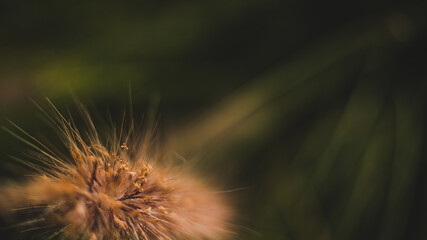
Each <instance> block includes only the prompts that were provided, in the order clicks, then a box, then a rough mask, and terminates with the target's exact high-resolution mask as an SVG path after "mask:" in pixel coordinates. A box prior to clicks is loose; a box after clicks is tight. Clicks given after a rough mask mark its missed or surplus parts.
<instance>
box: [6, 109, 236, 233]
mask: <svg viewBox="0 0 427 240" xmlns="http://www.w3.org/2000/svg"><path fill="white" fill-rule="evenodd" d="M52 109H53V112H54V115H56V116H53V117H52V116H50V119H52V121H53V123H54V125H56V126H58V127H59V129H58V132H59V133H60V134H61V135H62V137H63V138H64V143H65V144H66V145H67V146H66V147H67V148H68V150H69V155H70V156H71V157H70V159H58V157H57V156H62V155H64V154H56V153H54V152H52V151H50V150H49V151H48V150H47V148H46V147H45V145H41V143H39V142H38V141H37V143H39V145H41V146H42V147H36V150H38V151H39V152H40V153H42V154H44V156H45V157H46V158H48V159H52V160H54V161H53V162H54V163H55V164H52V166H51V167H50V168H49V170H48V171H47V172H46V173H47V174H46V175H40V176H36V177H33V178H31V179H30V180H29V181H27V182H26V183H23V184H19V185H18V184H15V185H8V186H3V188H2V189H1V190H0V191H1V197H0V198H1V199H0V204H1V206H0V210H1V212H2V213H3V214H5V213H6V212H9V214H13V209H33V208H37V209H38V210H39V217H40V218H42V219H43V221H42V223H43V224H45V225H52V224H53V225H57V226H58V227H60V228H61V230H60V231H57V232H55V233H54V234H55V236H56V235H61V236H63V237H64V238H72V239H77V238H79V239H80V238H82V239H91V240H92V239H145V240H150V239H165V240H169V239H223V238H224V237H225V236H226V235H227V232H228V230H227V225H228V223H227V222H228V220H229V217H230V210H229V208H228V207H227V205H226V202H225V200H224V199H223V198H222V197H221V196H220V195H218V194H215V193H213V192H214V191H213V190H212V189H210V188H208V187H207V186H206V185H205V184H204V183H203V181H202V180H201V179H198V178H196V177H192V175H191V173H189V172H188V171H182V170H180V169H176V168H174V167H170V166H164V165H162V163H161V162H160V161H156V159H152V158H153V156H157V157H158V158H161V157H160V156H161V155H162V153H156V154H148V153H147V151H146V150H147V148H146V147H145V146H147V144H148V143H147V142H142V143H139V144H136V142H138V141H134V142H135V143H134V144H132V145H128V144H127V142H124V143H123V142H122V143H121V144H120V145H119V146H116V145H113V146H109V147H107V146H105V145H103V144H102V142H110V143H117V144H118V143H120V141H121V140H122V139H107V140H105V139H100V137H99V134H98V133H97V132H96V130H95V125H94V124H93V123H92V120H91V119H90V117H89V113H88V112H87V111H85V110H84V108H82V109H83V116H84V118H85V119H86V123H87V127H88V130H87V131H86V132H85V134H84V135H81V134H80V132H82V131H79V129H77V128H76V127H75V124H74V123H73V121H72V120H66V119H65V117H63V116H62V115H61V114H60V113H59V111H58V110H57V109H56V108H55V107H54V106H53V105H52ZM46 112H47V111H46ZM122 131H123V129H120V134H118V136H120V137H121V136H122ZM111 135H113V136H114V135H117V134H111ZM123 135H124V134H123ZM129 135H130V134H129ZM28 136H29V135H28ZM31 138H32V137H31ZM123 139H125V140H127V141H130V140H129V137H128V136H125V137H124V138H123ZM140 139H146V138H140ZM33 140H34V139H33ZM103 140H104V141H103ZM131 151H132V153H131ZM53 156H54V157H53ZM70 160H71V161H70ZM45 162H46V161H45ZM38 206H41V207H38ZM37 224H40V223H39V222H38V223H37Z"/></svg>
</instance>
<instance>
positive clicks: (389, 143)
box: [0, 0, 427, 240]
mask: <svg viewBox="0 0 427 240" xmlns="http://www.w3.org/2000/svg"><path fill="white" fill-rule="evenodd" d="M426 12H427V2H426V1H372V0H371V1H366V0H362V1H354V2H345V1H315V0H311V1H310V0H307V1H293V0H288V1H286V0H285V1H279V0H232V1H218V0H216V1H211V0H207V1H190V0H187V1H126V2H125V1H123V2H118V1H117V2H108V1H99V2H96V1H28V0H27V1H26V0H24V1H1V3H0V114H2V115H3V116H5V117H7V118H9V119H12V120H13V121H14V122H16V123H17V124H18V125H19V126H21V127H22V128H24V129H26V130H28V131H29V132H30V133H32V134H34V135H36V136H39V135H42V136H43V135H44V136H45V137H46V138H50V132H49V131H48V130H47V129H48V127H47V126H46V124H45V123H44V122H43V120H41V118H38V117H37V116H38V113H37V110H36V108H35V107H34V105H33V104H32V103H31V101H30V100H28V99H29V98H33V99H36V101H38V100H39V99H42V98H43V97H44V96H47V97H49V98H50V99H51V100H52V101H53V102H54V103H55V104H56V105H57V106H58V108H59V109H61V110H63V111H66V107H67V106H69V108H71V109H73V106H74V104H73V103H72V100H71V99H72V98H71V94H70V89H71V90H72V91H73V92H74V93H75V94H76V95H77V96H78V97H79V98H80V99H81V101H82V102H83V103H85V104H87V105H89V109H91V110H93V111H97V112H99V113H100V115H101V116H108V115H112V118H113V120H114V121H120V119H121V112H122V111H123V110H124V109H126V107H127V106H128V105H129V91H128V88H129V86H131V88H132V99H133V107H134V111H135V115H137V116H142V115H143V113H144V112H146V111H147V109H148V108H150V106H153V105H155V106H157V107H156V109H157V113H158V114H157V115H158V116H159V117H158V122H159V132H160V133H161V134H162V135H163V136H165V139H168V140H165V142H168V144H170V145H168V146H170V148H171V149H172V150H174V151H177V152H178V153H179V154H181V155H182V156H183V157H185V158H187V159H199V160H198V167H199V171H201V172H202V173H204V174H206V176H207V177H208V178H211V179H213V180H215V181H216V182H217V183H218V185H220V186H222V187H224V188H225V189H236V188H241V187H244V188H245V189H242V190H239V191H235V192H232V193H229V195H230V197H231V198H232V199H233V200H232V202H233V204H234V205H235V208H236V211H237V218H236V219H235V221H234V223H235V225H236V226H235V227H234V231H235V232H236V234H235V237H234V238H235V239H284V240H285V239H295V240H297V239H321V240H332V239H334V240H341V239H381V240H394V239H427V207H426V203H427V188H426V183H427V174H426V170H427V163H426V161H425V156H426V151H425V149H424V145H425V136H426V133H427V132H426V129H425V128H424V117H425V102H426V100H427V97H426V96H425V93H426V77H427V61H426V48H427V44H426V42H427V14H426ZM156 101H158V105H156V104H153V102H156ZM137 119H139V118H137ZM1 123H2V124H3V125H8V124H7V121H6V120H1ZM46 135H47V136H46ZM42 139H43V138H42ZM0 143H1V144H0V154H1V156H2V157H1V159H2V161H1V162H0V167H1V171H0V172H1V177H0V178H1V179H3V180H5V179H10V178H16V177H17V176H19V175H22V171H21V169H19V168H17V167H11V166H12V163H13V161H12V160H11V159H10V158H9V157H8V155H14V156H22V153H21V151H22V150H23V149H26V146H25V145H24V144H21V143H19V141H18V140H17V139H16V138H14V137H12V136H11V135H9V134H8V133H6V132H3V133H0ZM27 234H29V236H31V234H32V233H27ZM14 236H16V235H14Z"/></svg>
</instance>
